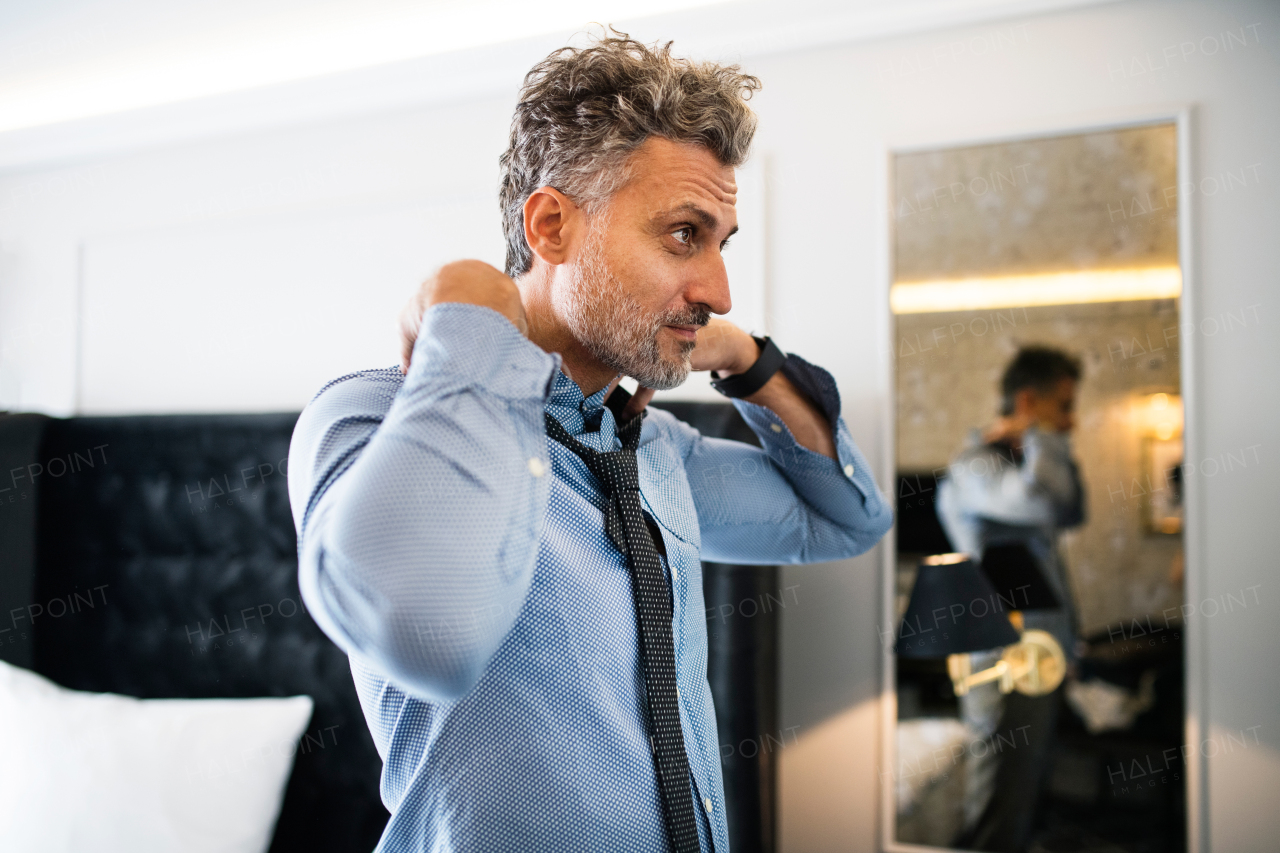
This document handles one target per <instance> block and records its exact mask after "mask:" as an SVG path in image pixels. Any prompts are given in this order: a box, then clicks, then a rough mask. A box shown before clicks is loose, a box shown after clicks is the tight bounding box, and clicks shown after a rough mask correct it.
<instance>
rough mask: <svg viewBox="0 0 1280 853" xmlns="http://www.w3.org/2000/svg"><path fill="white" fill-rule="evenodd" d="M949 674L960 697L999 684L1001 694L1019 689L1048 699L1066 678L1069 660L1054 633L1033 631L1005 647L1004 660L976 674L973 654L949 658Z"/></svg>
mask: <svg viewBox="0 0 1280 853" xmlns="http://www.w3.org/2000/svg"><path fill="white" fill-rule="evenodd" d="M947 674H948V675H950V676H951V684H952V686H953V687H954V688H955V691H956V695H957V696H964V695H965V694H966V693H968V692H969V691H970V690H971V689H972V688H974V687H977V686H978V685H979V684H986V683H988V682H991V681H995V682H997V683H998V684H999V686H1000V692H1001V693H1012V692H1013V691H1014V690H1017V691H1018V692H1019V693H1021V694H1022V695H1024V696H1045V695H1047V694H1049V693H1052V692H1053V691H1054V690H1057V689H1058V685H1059V684H1061V683H1062V679H1063V678H1065V677H1066V674H1067V657H1066V655H1065V654H1063V652H1062V646H1061V645H1059V643H1058V641H1057V640H1056V639H1055V638H1054V636H1053V635H1052V634H1050V633H1048V632H1047V631H1040V630H1037V629H1035V628H1032V629H1031V630H1028V631H1023V632H1022V640H1021V641H1020V642H1018V643H1016V644H1014V645H1012V646H1005V649H1004V653H1003V654H1002V655H1001V656H1000V660H998V661H996V663H995V665H994V666H991V667H988V668H987V669H984V670H982V671H981V672H973V671H972V668H971V661H970V658H969V655H967V654H964V655H948V656H947Z"/></svg>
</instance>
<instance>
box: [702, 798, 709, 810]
mask: <svg viewBox="0 0 1280 853" xmlns="http://www.w3.org/2000/svg"><path fill="white" fill-rule="evenodd" d="M702 804H703V805H704V806H706V807H707V814H711V798H710V797H703V798H702Z"/></svg>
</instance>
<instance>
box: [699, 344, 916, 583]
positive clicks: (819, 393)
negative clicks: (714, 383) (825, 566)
mask: <svg viewBox="0 0 1280 853" xmlns="http://www.w3.org/2000/svg"><path fill="white" fill-rule="evenodd" d="M783 371H784V372H785V374H786V376H787V378H788V379H790V380H791V382H792V384H794V385H795V386H796V387H797V388H799V389H800V390H801V391H802V392H804V393H805V394H807V395H808V396H809V398H810V399H811V400H813V401H814V402H815V403H816V404H817V405H818V407H819V408H820V409H821V410H822V411H823V413H824V414H825V415H826V416H827V420H828V422H829V423H831V424H833V425H834V427H833V435H834V438H835V445H836V457H837V458H836V459H831V458H829V457H827V456H824V455H822V454H821V453H815V452H814V451H812V450H809V449H808V448H806V447H803V446H802V445H800V444H799V443H797V442H796V440H795V436H793V435H792V434H791V430H790V429H788V428H787V425H786V423H784V422H783V420H782V418H780V417H778V415H777V414H775V413H774V412H773V411H772V410H771V409H768V408H766V407H764V406H758V405H755V404H752V403H748V402H746V401H745V400H734V401H733V404H734V406H735V407H736V408H737V409H738V412H739V413H740V414H741V415H742V417H743V419H744V420H745V421H746V422H747V424H748V425H749V426H750V427H751V429H752V430H753V431H754V432H755V434H756V436H757V437H758V438H759V440H760V444H761V447H760V448H756V447H752V446H750V445H747V444H743V443H741V442H734V441H725V440H722V439H714V438H706V437H704V436H701V435H700V434H697V433H696V431H692V428H689V429H690V430H691V434H690V436H689V439H688V440H689V445H690V446H689V451H688V454H687V456H686V462H685V469H686V473H687V475H688V477H689V483H690V489H691V490H692V493H693V499H694V505H695V506H696V507H697V511H698V525H699V528H700V530H701V534H702V547H703V556H704V558H705V559H708V560H715V561H719V562H728V563H746V564H769V563H812V562H821V561H826V560H836V559H841V558H844V557H851V556H854V555H857V554H861V553H863V552H864V551H867V550H868V549H870V548H871V547H872V546H874V545H875V544H876V542H878V541H879V540H880V538H881V537H883V536H884V534H885V533H886V532H887V531H888V530H889V528H890V526H891V525H892V524H893V511H892V510H891V509H890V506H889V503H888V502H887V501H886V500H885V499H884V496H883V495H882V494H881V493H880V490H879V489H878V488H877V487H876V483H875V479H874V478H873V477H872V473H871V466H870V465H869V464H868V463H867V460H866V457H864V456H863V454H862V451H861V450H859V449H858V446H857V444H856V443H855V442H854V440H853V436H852V435H851V434H850V433H849V428H848V426H847V425H846V424H845V422H844V419H843V418H842V417H841V416H840V397H839V393H838V391H837V389H836V384H835V380H833V379H832V378H831V375H830V374H829V373H827V372H826V371H825V370H823V369H822V368H820V367H817V366H815V365H812V364H809V363H808V362H806V361H804V360H803V359H802V358H800V357H799V356H796V355H791V356H789V357H788V359H787V362H786V363H785V365H784V366H783Z"/></svg>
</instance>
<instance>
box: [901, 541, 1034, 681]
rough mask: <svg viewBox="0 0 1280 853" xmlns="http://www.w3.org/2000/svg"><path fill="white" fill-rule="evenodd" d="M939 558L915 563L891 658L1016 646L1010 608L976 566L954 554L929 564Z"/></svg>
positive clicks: (961, 556)
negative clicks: (917, 565)
mask: <svg viewBox="0 0 1280 853" xmlns="http://www.w3.org/2000/svg"><path fill="white" fill-rule="evenodd" d="M948 556H950V555H948ZM938 559H940V558H932V557H931V558H928V559H926V561H925V562H923V563H921V564H920V571H919V573H918V574H917V575H916V584H915V586H914V587H913V588H912V590H911V601H910V603H909V604H908V605H907V612H906V614H905V615H904V616H903V619H902V623H901V624H900V625H899V626H898V639H897V642H896V643H895V644H894V647H893V651H894V654H896V655H899V656H900V657H911V658H936V657H946V656H947V655H956V654H963V653H965V652H980V651H986V650H987V649H996V648H1000V647H1002V646H1009V645H1012V644H1014V643H1016V642H1018V640H1019V634H1018V632H1017V630H1016V629H1015V628H1014V627H1013V625H1012V624H1010V622H1009V611H1010V609H1012V608H1010V607H1009V606H1008V605H1007V604H1006V603H1005V602H1002V601H1001V600H1000V597H999V596H998V595H997V594H996V591H995V589H994V588H993V587H992V586H991V584H990V583H989V582H988V581H987V579H986V578H985V577H984V576H983V574H982V572H981V571H980V570H979V569H978V566H977V564H975V563H974V562H973V561H972V560H970V559H969V558H967V557H964V556H963V555H959V554H957V555H954V559H953V560H952V561H949V562H932V561H936V560H938ZM941 559H943V560H946V558H945V557H944V558H941Z"/></svg>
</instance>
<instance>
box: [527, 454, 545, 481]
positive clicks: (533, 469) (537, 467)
mask: <svg viewBox="0 0 1280 853" xmlns="http://www.w3.org/2000/svg"><path fill="white" fill-rule="evenodd" d="M529 473H530V474H532V475H533V476H535V477H541V476H542V475H543V474H545V473H547V466H546V465H543V464H542V460H541V459H539V458H538V457H536V456H534V457H532V458H530V459H529Z"/></svg>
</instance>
